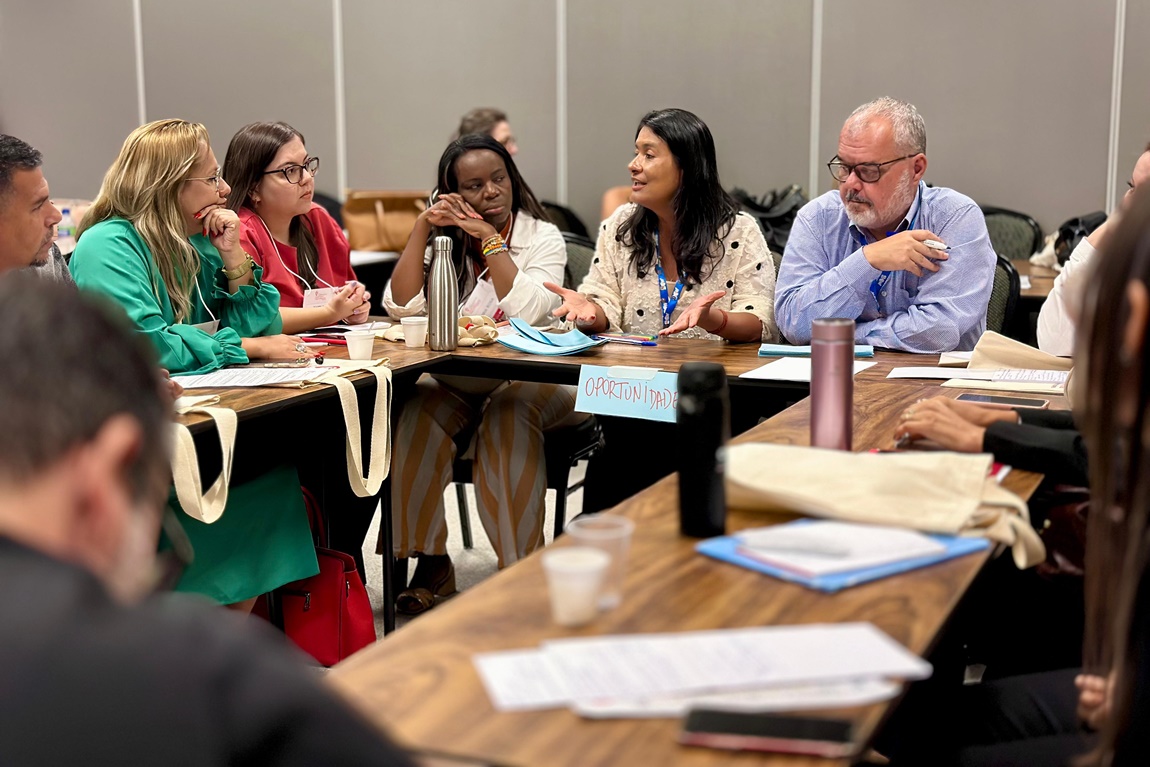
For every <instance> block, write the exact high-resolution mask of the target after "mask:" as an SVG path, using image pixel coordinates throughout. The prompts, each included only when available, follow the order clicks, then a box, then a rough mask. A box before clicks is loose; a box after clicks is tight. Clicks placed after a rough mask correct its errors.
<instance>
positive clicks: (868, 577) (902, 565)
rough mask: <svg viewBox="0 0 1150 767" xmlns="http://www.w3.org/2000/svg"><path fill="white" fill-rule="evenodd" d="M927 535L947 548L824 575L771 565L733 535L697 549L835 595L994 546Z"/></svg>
mask: <svg viewBox="0 0 1150 767" xmlns="http://www.w3.org/2000/svg"><path fill="white" fill-rule="evenodd" d="M927 537H929V538H931V539H933V540H935V541H938V542H939V543H941V544H942V545H944V546H946V551H944V552H941V553H939V554H932V555H930V556H926V557H917V558H914V559H904V560H903V561H901V562H891V563H890V564H885V565H878V566H876V567H864V568H860V569H858V570H848V571H846V572H841V573H833V574H830V575H821V576H817V577H813V578H812V577H808V576H805V575H800V574H799V573H796V572H793V571H791V570H784V569H783V568H781V567H775V566H774V565H769V564H767V563H766V562H763V561H761V560H758V559H754V558H752V557H748V556H745V555H743V554H741V553H739V551H738V547H739V545H740V544H739V541H738V539H737V538H735V537H734V536H733V535H724V536H722V537H719V538H709V539H707V540H705V541H702V542H700V543H699V544H697V545H696V546H695V550H696V551H698V552H699V553H701V554H706V555H707V556H708V557H712V558H714V559H719V560H722V561H723V562H730V563H731V564H734V565H738V566H739V567H745V568H747V569H748V570H755V571H757V572H760V573H766V574H767V575H772V576H774V577H776V578H778V579H780V580H784V581H790V582H791V583H797V584H799V585H800V586H806V587H807V588H810V589H816V590H818V591H825V592H827V593H828V594H833V593H835V592H836V591H842V590H843V589H845V588H848V587H850V586H857V585H858V584H860V583H867V582H868V581H874V580H878V579H879V578H886V577H887V576H888V575H898V574H899V573H905V572H908V571H910V570H917V569H919V568H920V567H926V566H928V565H933V564H936V563H938V562H945V561H946V560H948V559H954V558H955V557H961V556H965V555H967V554H973V553H974V552H976V551H983V550H984V549H987V548H989V547H990V541H988V540H987V539H985V538H961V537H958V536H952V535H929V536H927Z"/></svg>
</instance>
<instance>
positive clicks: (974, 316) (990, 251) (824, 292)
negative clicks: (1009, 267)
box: [775, 182, 996, 353]
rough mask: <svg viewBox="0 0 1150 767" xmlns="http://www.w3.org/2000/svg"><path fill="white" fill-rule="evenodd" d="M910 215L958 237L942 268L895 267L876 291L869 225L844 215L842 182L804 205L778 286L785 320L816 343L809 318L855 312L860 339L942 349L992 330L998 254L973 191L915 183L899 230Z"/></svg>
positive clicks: (948, 237) (784, 325)
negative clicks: (989, 310) (868, 253)
mask: <svg viewBox="0 0 1150 767" xmlns="http://www.w3.org/2000/svg"><path fill="white" fill-rule="evenodd" d="M912 222H913V225H914V228H915V229H929V230H930V231H932V232H934V233H935V234H937V235H938V236H939V237H940V238H941V239H942V241H943V242H945V243H946V244H947V245H949V246H951V250H950V251H948V255H949V259H948V260H946V261H938V262H936V263H937V264H938V266H939V270H938V271H937V272H928V271H925V270H924V271H923V276H922V277H915V276H914V275H913V274H911V273H910V272H907V271H895V272H891V275H890V279H889V280H887V282H886V284H885V285H883V286H882V289H881V291H880V292H879V295H878V298H877V301H876V297H875V295H874V294H873V293H872V292H871V284H872V283H874V282H875V280H876V279H878V277H879V275H881V274H882V272H881V271H880V270H878V269H875V268H874V267H873V266H871V265H870V262H868V261H867V260H866V257H865V256H864V255H863V243H866V242H868V241H869V239H868V238H867V236H866V233H865V232H864V231H863V230H860V229H859V228H858V227H856V226H855V225H854V224H852V223H851V222H850V220H849V219H848V218H847V214H846V210H845V208H844V207H843V203H842V199H841V198H840V197H839V193H838V191H837V190H835V191H830V192H827V193H826V194H824V195H822V196H820V197H817V198H815V199H814V200H811V201H810V202H809V203H807V204H806V205H804V206H803V209H802V210H800V211H799V214H798V216H797V217H796V218H795V223H794V226H793V227H792V228H791V234H790V239H788V240H787V248H786V251H785V252H784V254H783V263H782V266H781V267H780V268H779V279H778V284H777V286H776V289H775V318H776V320H777V322H778V326H779V330H780V331H782V333H783V335H784V336H785V337H786V338H787V339H788V340H789V341H790V342H791V343H795V344H809V343H810V341H811V321H812V320H815V319H820V318H825V317H848V318H854V319H855V323H856V324H855V341H856V343H860V344H871V345H872V346H879V347H883V348H886V349H900V350H903V351H908V352H920V353H935V352H949V351H955V350H961V351H967V350H970V349H973V348H974V345H975V343H977V342H978V339H979V337H980V336H981V335H982V333H983V331H985V330H986V305H987V304H988V303H989V302H990V290H991V287H992V286H993V284H994V268H995V262H996V257H995V254H994V248H993V247H992V246H991V244H990V235H989V234H987V231H986V220H985V219H984V218H983V216H982V211H981V210H980V209H979V207H978V205H976V204H975V202H974V201H973V200H971V199H970V198H969V197H967V196H966V195H963V194H959V193H958V192H956V191H954V190H953V189H945V188H942V187H933V188H931V187H927V186H926V184H924V183H922V182H919V187H918V193H917V195H916V196H915V201H914V204H912V205H911V207H910V210H909V211H908V212H907V215H906V217H905V218H904V219H903V221H902V222H901V223H900V224H899V226H898V228H897V231H900V232H901V231H904V230H906V229H908V228H909V227H910V226H911V223H912Z"/></svg>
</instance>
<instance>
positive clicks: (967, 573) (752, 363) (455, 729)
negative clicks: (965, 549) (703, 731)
mask: <svg viewBox="0 0 1150 767" xmlns="http://www.w3.org/2000/svg"><path fill="white" fill-rule="evenodd" d="M686 343H690V342H686ZM703 343H705V342H703ZM692 346H698V349H697V350H695V349H692V350H691V351H690V352H689V354H690V358H691V359H700V358H701V356H703V357H705V356H710V357H711V358H713V359H716V360H720V361H723V362H724V364H728V363H729V365H730V368H729V371H730V372H731V373H735V372H736V371H738V370H739V369H740V368H745V369H750V368H753V367H756V366H757V365H758V364H761V362H762V360H759V359H758V358H757V357H754V356H753V354H754V351H753V347H750V348H751V351H750V353H749V354H748V353H747V351H746V349H747V347H732V346H724V345H721V344H716V345H715V347H716V348H714V349H712V348H709V347H707V346H703V345H701V344H698V342H696V344H693V345H692ZM666 348H667V353H668V357H670V356H672V350H675V345H672V344H668V346H667V347H666ZM489 351H494V352H495V354H494V355H493V356H492V358H493V359H499V358H503V357H504V355H505V354H507V352H505V350H491V349H481V350H468V351H465V352H462V353H460V354H459V355H456V356H458V357H468V358H469V357H471V356H472V355H473V354H474V355H478V354H480V353H482V352H489ZM635 351H646V350H635ZM632 354H633V351H632ZM632 354H620V355H619V356H620V357H626V358H630V357H631V356H632ZM607 356H608V357H611V358H615V356H616V353H615V351H614V350H611V351H608V353H607ZM936 359H937V358H935V357H919V356H911V355H901V354H893V353H892V354H886V353H884V354H880V355H879V358H878V361H879V364H878V365H876V366H875V367H873V368H870V369H869V370H867V371H864V372H863V373H860V374H859V375H858V376H857V377H856V384H855V386H856V388H855V414H854V420H855V448H856V449H859V450H862V449H868V448H872V447H889V446H890V443H891V435H892V434H893V431H894V428H895V425H896V423H897V421H898V418H899V415H900V414H901V413H902V411H903V410H905V408H906V407H908V406H909V405H911V404H912V403H914V402H915V401H917V400H918V399H920V398H922V397H928V396H934V395H937V394H944V393H947V394H951V395H953V394H957V391H956V390H946V389H942V388H941V387H938V386H934V385H929V384H923V383H919V382H914V381H898V382H888V381H886V380H884V377H885V375H886V373H887V372H888V371H889V370H890V368H891V367H892V366H893V365H895V364H934V362H935V361H936ZM656 360H658V361H657V362H656ZM584 361H591V360H589V359H585V360H584ZM578 362H579V359H578V358H575V359H571V360H564V358H555V360H554V361H553V362H552V363H551V364H554V365H572V366H577V364H578ZM629 364H634V363H633V362H630V363H629ZM647 364H648V365H651V364H658V365H660V366H662V367H666V368H671V367H673V366H672V365H671V364H667V363H665V362H663V359H662V355H659V356H657V357H656V356H651V357H648V362H647ZM739 381H740V379H737V378H736V379H732V382H733V384H734V385H736V386H738V385H740V383H738V382H739ZM808 403H809V400H806V399H804V400H803V401H801V402H799V403H798V404H796V405H794V406H792V407H790V408H788V409H787V410H785V411H783V412H781V413H779V414H778V415H776V416H775V417H773V418H771V419H769V420H768V421H766V422H764V423H762V424H760V425H759V426H758V427H756V428H754V429H752V430H751V431H749V432H747V433H746V434H744V435H742V436H741V437H739V438H738V439H737V440H736V442H747V441H768V442H776V443H784V444H796V445H804V444H809V442H808V419H809V407H808ZM1040 480H1041V477H1040V476H1039V475H1036V474H1031V473H1028V472H1021V471H1014V472H1012V473H1011V474H1010V475H1008V477H1007V479H1006V483H1005V484H1006V485H1007V486H1008V487H1009V488H1010V489H1011V490H1013V491H1014V492H1016V493H1018V494H1020V495H1021V496H1022V497H1024V498H1025V497H1028V496H1029V495H1030V494H1031V493H1032V492H1033V491H1034V489H1035V488H1036V487H1037V485H1038V483H1039V481H1040ZM611 513H619V514H623V515H625V516H627V517H629V518H631V519H633V520H634V521H635V522H636V528H635V533H634V538H633V542H632V550H631V555H630V561H629V566H628V574H627V580H626V584H625V587H624V598H623V603H622V605H621V606H620V607H618V608H617V609H615V610H614V611H612V612H610V613H606V614H603V615H601V616H600V617H599V618H598V619H597V620H596V621H595V622H594V623H593V624H592V625H590V626H589V627H586V628H583V629H579V630H564V629H560V628H559V627H557V626H555V625H554V624H553V623H552V621H551V618H550V611H549V605H548V598H547V593H546V586H545V582H544V578H543V574H542V569H541V564H540V558H539V555H538V552H537V553H536V554H534V555H532V556H530V557H527V558H526V559H525V560H523V561H521V562H519V563H518V564H516V565H515V566H513V567H510V568H508V569H506V570H504V571H502V572H500V573H498V574H496V575H495V576H493V577H492V578H490V579H488V580H487V581H484V582H483V583H481V584H479V585H478V586H476V587H474V588H472V589H469V590H468V591H467V592H466V593H464V594H461V595H460V596H458V597H456V598H454V599H452V600H449V601H448V602H446V603H444V604H442V605H440V606H438V607H436V608H435V609H434V610H432V611H431V612H430V613H428V614H427V615H425V616H421V617H420V618H418V619H417V620H415V621H412V622H411V623H409V624H408V625H407V626H406V627H404V629H403V630H401V631H399V632H397V633H395V634H393V635H390V636H388V637H387V638H385V639H384V640H383V641H381V642H379V643H378V644H376V645H375V646H373V647H370V648H367V649H365V650H363V651H362V652H360V653H358V654H357V655H356V656H354V657H353V658H351V659H349V660H348V661H345V662H344V663H342V664H340V665H339V666H337V667H336V668H335V669H334V670H333V671H332V672H331V674H329V677H328V678H329V679H330V681H331V682H332V684H333V685H334V686H335V687H336V688H337V689H338V690H340V691H342V692H343V693H344V694H345V695H346V696H347V697H348V698H349V699H350V700H351V701H352V702H353V703H354V704H355V705H357V706H358V707H359V708H360V710H361V711H362V713H363V714H364V715H365V716H367V717H368V718H369V719H371V720H372V721H375V722H377V723H378V724H380V725H381V726H382V727H384V728H386V729H387V731H388V732H389V733H390V734H391V735H392V736H393V737H395V738H396V739H398V740H399V741H400V742H401V743H402V744H404V745H406V746H408V747H410V748H412V749H414V750H415V751H417V752H424V753H441V754H442V753H446V754H451V755H455V756H459V757H466V758H472V759H477V760H480V761H482V762H490V763H492V764H496V765H572V766H574V765H588V764H594V765H638V764H643V765H646V764H660V765H661V764H686V765H707V766H708V767H709V766H710V765H743V764H763V763H769V764H788V765H800V764H811V765H814V764H820V765H821V764H829V763H831V761H830V760H822V759H815V758H806V757H786V756H767V755H753V754H739V753H730V752H722V751H711V750H707V749H698V748H687V747H682V746H679V745H677V744H676V742H675V741H676V735H677V732H678V729H679V726H680V723H679V721H678V720H674V719H649V720H638V719H629V720H605V721H589V720H584V719H580V718H579V717H577V716H576V715H575V714H573V713H571V712H570V711H568V710H566V709H557V710H548V711H537V712H527V713H500V712H497V711H495V710H494V709H493V708H492V705H491V703H490V700H489V699H488V697H487V694H486V692H485V690H484V689H483V687H482V684H481V682H480V680H479V677H478V675H477V673H476V671H475V669H474V666H473V665H472V662H471V657H472V655H474V654H475V653H478V652H487V651H493V650H505V649H512V648H532V647H536V646H538V644H539V643H540V642H541V641H543V640H546V639H551V638H555V637H560V636H572V635H574V636H591V635H600V634H634V633H641V632H670V631H685V630H699V629H714V628H737V627H748V626H763V625H772V624H798V623H820V622H845V621H869V622H872V623H874V624H875V625H877V626H878V627H880V628H881V629H883V630H884V631H886V632H887V633H888V634H890V635H891V636H892V637H894V638H895V639H897V640H898V641H900V642H902V643H903V644H904V645H905V646H906V647H908V648H909V649H910V650H911V651H912V652H915V653H917V654H919V655H925V654H926V653H927V652H928V651H929V649H930V648H931V646H932V645H933V643H934V642H935V641H936V639H937V637H938V636H939V634H940V632H941V629H942V627H943V626H944V624H945V623H946V621H947V619H948V617H949V616H950V615H951V613H952V611H953V610H954V609H955V607H956V606H957V604H958V602H959V600H960V599H961V597H962V596H963V594H964V593H965V591H966V590H967V588H968V587H969V586H970V584H971V583H972V581H973V580H974V578H975V576H976V575H977V574H978V572H979V571H980V569H981V568H982V566H983V565H984V564H985V562H986V561H987V559H988V556H989V555H987V554H976V555H971V556H967V557H963V558H960V559H957V560H952V561H950V562H946V563H942V564H940V565H936V566H934V567H930V568H926V569H923V570H918V571H914V572H911V573H906V574H903V575H898V576H894V577H891V578H886V579H883V580H881V581H877V582H874V583H871V584H865V585H862V586H858V587H854V588H851V589H848V590H846V591H843V592H840V593H838V594H834V595H828V594H822V593H819V592H814V591H810V590H807V589H804V588H802V587H800V586H797V585H793V584H787V583H784V582H781V581H776V580H773V579H771V578H768V577H765V576H763V575H760V574H758V573H754V572H752V571H749V570H744V569H741V568H738V567H735V566H733V565H729V564H725V563H721V562H717V561H714V560H711V559H708V558H706V557H703V556H701V555H698V554H696V553H695V552H694V548H693V547H694V543H695V541H693V540H691V539H687V538H683V537H682V536H680V535H679V530H678V485H677V480H676V477H675V476H671V477H668V478H667V479H664V480H663V481H661V482H659V483H657V484H656V485H654V486H653V487H651V488H649V489H648V490H645V491H644V492H642V493H639V494H638V495H636V496H634V497H633V498H631V499H629V500H627V501H625V502H624V503H623V504H621V505H620V506H618V507H617V508H616V509H614V510H613V511H612V512H611ZM782 519H783V517H781V516H775V517H767V516H766V515H762V514H750V513H742V512H737V511H732V512H731V513H730V514H729V516H728V522H727V526H728V530H729V531H734V530H738V529H741V528H746V527H750V526H756V525H761V524H763V523H764V522H765V521H770V520H773V521H781V520H782ZM890 706H891V703H890V702H887V703H881V704H875V705H871V706H863V707H858V708H853V709H849V710H844V711H838V712H834V713H835V714H836V715H839V716H846V717H848V718H850V719H851V720H852V721H853V722H854V723H855V737H856V740H857V742H858V744H859V745H860V747H861V746H862V745H863V744H865V743H867V742H869V741H870V740H871V738H872V737H873V735H874V733H875V731H876V728H877V727H878V725H879V723H880V722H881V720H882V718H883V716H884V715H885V714H886V712H887V710H888V709H889V707H890ZM837 763H841V764H846V762H837Z"/></svg>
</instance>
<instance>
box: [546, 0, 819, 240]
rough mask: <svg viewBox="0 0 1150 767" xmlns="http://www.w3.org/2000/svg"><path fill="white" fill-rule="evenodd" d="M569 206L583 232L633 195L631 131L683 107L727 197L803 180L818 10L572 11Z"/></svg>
mask: <svg viewBox="0 0 1150 767" xmlns="http://www.w3.org/2000/svg"><path fill="white" fill-rule="evenodd" d="M567 28H568V52H567V59H568V83H569V86H568V93H569V99H568V122H569V126H570V127H569V130H568V133H569V137H570V138H569V145H570V172H569V178H570V200H571V203H572V207H574V208H575V210H576V211H577V212H578V213H579V214H580V215H581V216H583V218H584V220H585V221H587V222H588V223H590V222H595V221H597V220H598V218H599V206H600V201H601V198H602V195H603V192H604V191H605V190H606V189H607V188H608V187H611V186H617V185H620V184H627V183H628V179H629V175H628V172H627V167H626V166H627V163H628V162H630V158H631V156H632V154H633V151H634V150H633V145H634V137H635V126H636V125H637V124H638V122H639V118H641V117H642V116H643V114H644V113H645V112H647V111H648V110H650V109H655V108H661V107H681V108H684V109H689V110H691V111H692V112H695V113H696V114H698V115H699V116H700V117H701V118H702V119H703V120H704V121H705V122H706V123H707V125H708V126H709V127H710V128H711V132H712V133H713V134H714V136H715V144H716V149H717V152H718V158H719V172H720V174H721V176H722V179H723V183H724V185H725V186H726V187H728V188H731V187H733V186H741V187H743V188H745V189H748V190H750V191H752V192H753V193H755V194H761V193H763V192H765V191H766V190H767V189H770V188H774V187H777V186H782V185H784V184H790V183H800V184H804V185H805V183H806V180H807V151H808V150H807V147H808V144H809V133H810V129H809V127H808V126H809V118H810V59H811V55H810V44H811V3H810V2H808V1H807V0H804V1H803V2H796V0H768V1H764V0H711V1H710V2H706V3H694V2H692V3H667V2H665V0H629V2H627V3H618V2H615V0H571V2H570V3H569V4H568V21H567Z"/></svg>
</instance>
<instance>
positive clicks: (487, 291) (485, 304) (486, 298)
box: [459, 280, 499, 318]
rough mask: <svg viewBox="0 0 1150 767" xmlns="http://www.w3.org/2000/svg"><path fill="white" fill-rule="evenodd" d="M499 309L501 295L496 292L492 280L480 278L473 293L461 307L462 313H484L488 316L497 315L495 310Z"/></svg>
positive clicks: (460, 311)
mask: <svg viewBox="0 0 1150 767" xmlns="http://www.w3.org/2000/svg"><path fill="white" fill-rule="evenodd" d="M498 310H499V296H498V294H496V292H495V286H494V285H492V284H491V280H480V281H479V282H477V283H476V284H475V289H474V290H472V291H471V295H470V296H468V297H467V300H466V301H465V302H464V303H463V306H461V307H459V313H460V314H461V315H464V316H467V315H474V314H482V315H484V316H486V317H491V318H494V317H495V312H496V311H498Z"/></svg>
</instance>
